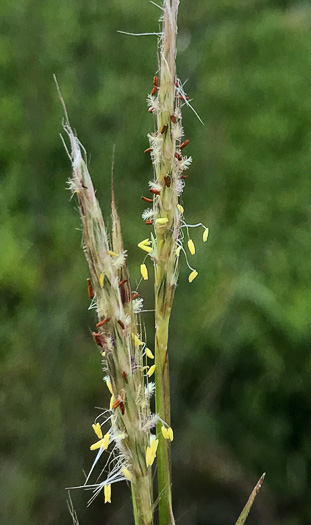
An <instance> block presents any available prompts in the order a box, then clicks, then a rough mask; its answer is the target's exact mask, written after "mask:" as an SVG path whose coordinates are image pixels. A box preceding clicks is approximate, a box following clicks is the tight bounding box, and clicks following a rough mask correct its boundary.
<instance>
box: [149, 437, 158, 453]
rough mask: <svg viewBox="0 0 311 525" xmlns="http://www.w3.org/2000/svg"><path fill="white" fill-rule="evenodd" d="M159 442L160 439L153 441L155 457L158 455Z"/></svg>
mask: <svg viewBox="0 0 311 525" xmlns="http://www.w3.org/2000/svg"><path fill="white" fill-rule="evenodd" d="M158 444H159V440H158V439H154V440H153V441H152V443H151V447H150V448H151V450H152V452H153V454H154V457H155V456H156V453H157V448H158Z"/></svg>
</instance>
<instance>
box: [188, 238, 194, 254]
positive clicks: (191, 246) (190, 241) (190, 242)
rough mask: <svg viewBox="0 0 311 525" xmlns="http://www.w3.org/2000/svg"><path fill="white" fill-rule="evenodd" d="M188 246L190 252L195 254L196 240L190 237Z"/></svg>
mask: <svg viewBox="0 0 311 525" xmlns="http://www.w3.org/2000/svg"><path fill="white" fill-rule="evenodd" d="M188 248H189V252H190V253H191V255H194V254H195V246H194V242H193V240H192V239H189V241H188Z"/></svg>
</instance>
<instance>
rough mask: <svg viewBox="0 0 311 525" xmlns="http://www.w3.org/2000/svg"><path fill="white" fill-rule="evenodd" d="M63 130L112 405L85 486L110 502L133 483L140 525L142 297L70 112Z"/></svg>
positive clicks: (145, 461)
mask: <svg viewBox="0 0 311 525" xmlns="http://www.w3.org/2000/svg"><path fill="white" fill-rule="evenodd" d="M64 129H65V131H66V133H67V134H68V137H69V140H70V145H71V151H70V153H69V152H68V154H69V156H70V159H71V162H72V169H73V175H72V178H71V179H70V181H69V186H70V189H71V191H72V193H73V194H75V195H76V197H77V199H78V204H79V211H80V217H81V222H82V227H83V248H84V252H85V255H86V259H87V262H88V265H89V269H90V273H91V279H88V294H89V297H90V300H91V307H93V308H95V309H96V311H97V315H98V323H97V325H96V328H97V330H96V331H94V332H93V334H92V335H93V338H94V341H95V343H96V344H97V346H98V348H99V352H100V355H101V357H102V364H103V368H104V371H105V373H106V377H105V381H106V384H107V387H108V389H109V391H110V393H111V401H110V407H109V409H108V410H105V411H104V412H103V413H102V414H101V415H100V416H99V417H98V418H97V419H96V421H95V423H94V424H93V430H94V433H95V434H96V436H97V441H96V442H95V443H94V444H93V445H91V447H90V448H91V450H94V451H97V455H96V458H95V460H94V463H93V466H92V468H91V470H90V473H89V475H88V477H87V479H86V481H85V484H84V485H83V487H84V488H87V489H90V490H92V492H93V496H92V497H91V498H90V501H89V502H90V503H91V502H92V500H93V499H94V498H95V497H96V496H97V495H98V494H99V493H100V492H101V491H103V492H104V496H105V502H106V503H110V502H111V487H112V485H113V484H114V483H115V482H117V481H122V480H126V481H127V482H129V483H130V484H131V488H132V497H133V509H134V516H135V524H136V525H152V523H153V497H152V477H151V469H150V466H151V465H152V463H153V461H154V458H155V454H156V448H157V440H156V438H155V436H152V434H151V429H152V428H153V427H154V426H155V424H156V422H157V417H156V416H155V415H152V414H151V412H150V403H149V399H150V397H151V395H152V393H153V390H154V385H153V384H152V383H151V382H149V376H148V373H146V369H148V366H147V364H146V360H147V357H146V350H145V344H144V343H143V341H142V339H141V335H140V333H139V331H140V322H139V311H140V309H141V304H142V302H141V299H139V298H135V295H133V294H132V290H131V286H130V279H129V274H128V270H127V265H126V252H125V250H124V247H123V241H122V236H121V228H120V221H119V217H118V214H117V210H116V207H115V201H114V195H113V191H112V232H111V237H110V240H109V238H108V234H107V231H106V227H105V224H104V221H103V218H102V214H101V211H100V208H99V204H98V202H97V199H96V197H95V191H94V188H93V184H92V181H91V178H90V175H89V172H88V169H87V165H86V162H85V161H84V160H83V158H82V151H81V144H80V143H79V140H78V139H77V137H76V136H75V135H74V133H73V131H72V129H71V127H70V124H69V120H68V117H67V115H66V122H65V125H64ZM103 454H107V455H108V457H107V460H106V464H105V466H104V468H103V471H105V470H108V475H107V477H106V479H104V480H100V479H97V480H96V482H95V483H92V484H91V483H89V479H90V476H91V475H92V473H93V471H94V469H95V466H96V464H97V462H98V460H99V459H100V457H101V456H102V455H103Z"/></svg>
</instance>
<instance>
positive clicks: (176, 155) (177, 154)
mask: <svg viewBox="0 0 311 525" xmlns="http://www.w3.org/2000/svg"><path fill="white" fill-rule="evenodd" d="M175 157H176V159H177V160H182V156H181V154H180V153H177V151H176V153H175Z"/></svg>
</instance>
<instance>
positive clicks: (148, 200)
mask: <svg viewBox="0 0 311 525" xmlns="http://www.w3.org/2000/svg"><path fill="white" fill-rule="evenodd" d="M141 198H142V200H143V201H145V202H153V200H152V199H148V197H144V196H143V195H142V196H141Z"/></svg>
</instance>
